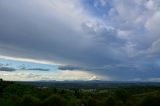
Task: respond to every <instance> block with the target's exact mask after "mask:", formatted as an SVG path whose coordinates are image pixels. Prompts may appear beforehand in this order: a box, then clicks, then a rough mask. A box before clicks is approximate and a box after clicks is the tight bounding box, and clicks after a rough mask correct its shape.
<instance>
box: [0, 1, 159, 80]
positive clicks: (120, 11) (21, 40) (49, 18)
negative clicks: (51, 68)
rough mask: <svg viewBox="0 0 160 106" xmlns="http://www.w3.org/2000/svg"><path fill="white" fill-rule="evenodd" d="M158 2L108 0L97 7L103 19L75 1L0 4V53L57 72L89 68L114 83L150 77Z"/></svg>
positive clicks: (156, 61) (155, 58)
mask: <svg viewBox="0 0 160 106" xmlns="http://www.w3.org/2000/svg"><path fill="white" fill-rule="evenodd" d="M93 4H94V3H93ZM102 4H103V5H102V6H103V7H104V6H105V5H106V3H105V1H103V3H102ZM158 4H159V2H158V0H155V1H153V0H141V1H139V0H134V1H127V0H119V1H117V0H112V2H110V3H109V4H108V5H110V6H108V7H109V8H107V7H106V8H101V9H107V13H106V12H103V14H102V15H101V16H104V17H103V18H102V19H99V18H98V19H97V17H96V16H90V15H88V12H89V11H87V12H86V11H84V10H83V7H82V5H83V4H82V5H80V4H79V2H78V1H69V0H45V1H44V0H34V1H28V0H21V1H19V0H14V1H12V0H1V1H0V15H1V18H0V55H5V56H10V57H19V58H28V59H35V60H37V61H38V60H44V61H45V60H47V61H51V62H57V63H61V64H63V65H64V66H59V69H60V70H90V71H92V72H93V73H96V74H101V75H109V76H112V77H113V78H114V77H115V79H116V78H117V79H134V78H139V77H140V78H147V77H151V76H156V74H159V71H158V70H159V69H160V67H159V66H160V60H159V55H158V53H159V52H160V49H159V47H160V46H159V45H160V43H159V41H160V40H159V39H160V37H159V34H160V32H159V29H158V28H159V23H160V20H159V17H160V6H159V5H158ZM90 6H94V5H90ZM94 8H99V7H96V6H95V7H94ZM133 8H135V9H134V10H133ZM90 11H92V10H90ZM103 11H104V10H103ZM71 13H72V14H71ZM126 13H132V14H130V15H128V14H126ZM95 17H96V18H95ZM157 23H158V24H157ZM25 69H26V70H41V71H48V69H42V68H31V69H29V68H25ZM152 70H154V71H152Z"/></svg>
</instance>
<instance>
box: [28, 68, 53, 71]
mask: <svg viewBox="0 0 160 106" xmlns="http://www.w3.org/2000/svg"><path fill="white" fill-rule="evenodd" d="M26 70H35V71H36V70H37V71H50V69H45V68H27V69H26Z"/></svg>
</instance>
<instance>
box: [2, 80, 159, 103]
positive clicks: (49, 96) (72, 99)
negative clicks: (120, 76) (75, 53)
mask: <svg viewBox="0 0 160 106" xmlns="http://www.w3.org/2000/svg"><path fill="white" fill-rule="evenodd" d="M0 106H160V87H159V86H121V87H113V88H112V87H109V88H96V89H91V88H54V87H48V88H47V87H37V86H33V85H24V84H17V83H15V82H6V81H2V80H1V81H0Z"/></svg>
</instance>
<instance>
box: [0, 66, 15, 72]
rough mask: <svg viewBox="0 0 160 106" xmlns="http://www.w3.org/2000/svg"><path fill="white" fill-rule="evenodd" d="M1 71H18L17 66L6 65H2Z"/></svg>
mask: <svg viewBox="0 0 160 106" xmlns="http://www.w3.org/2000/svg"><path fill="white" fill-rule="evenodd" d="M0 71H9V72H12V71H16V69H15V68H13V67H5V66H2V67H1V66H0Z"/></svg>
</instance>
